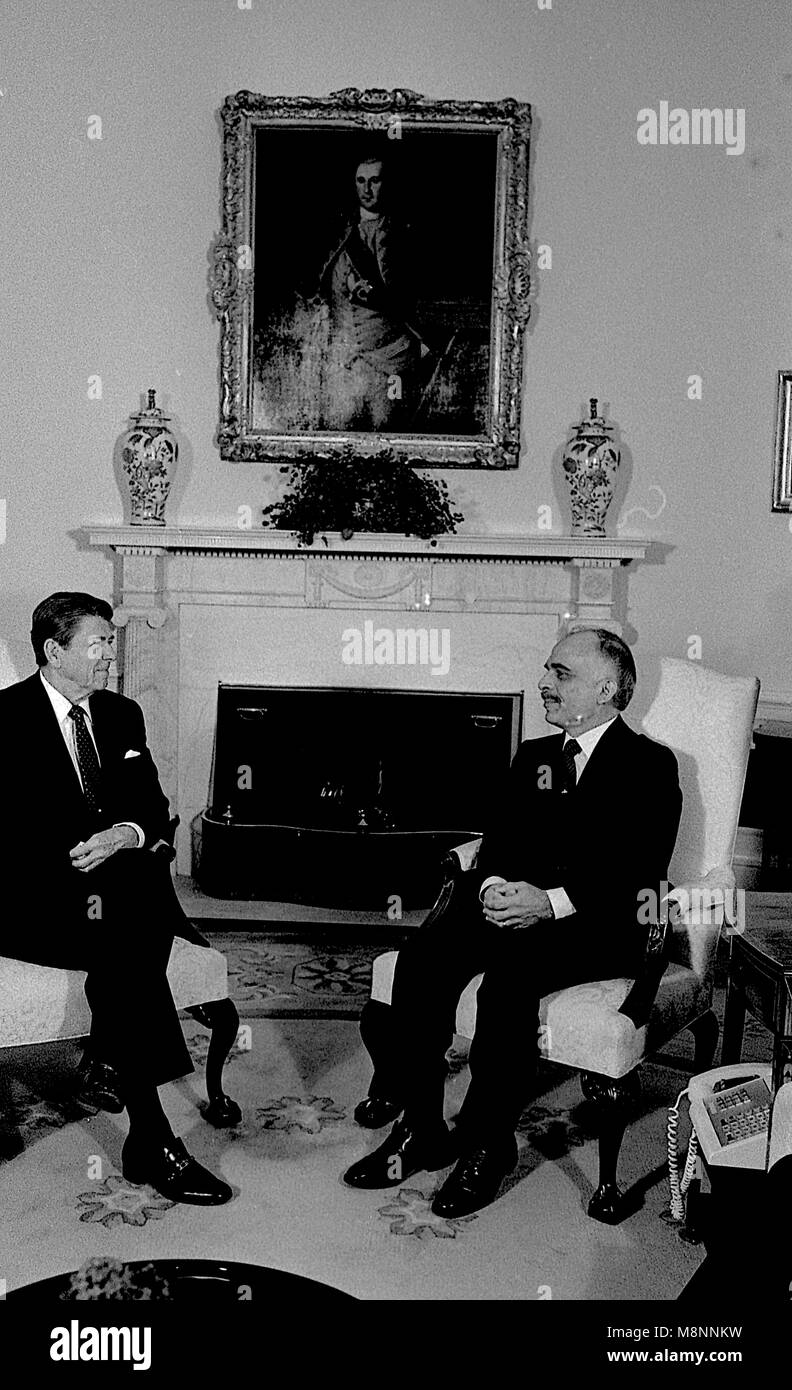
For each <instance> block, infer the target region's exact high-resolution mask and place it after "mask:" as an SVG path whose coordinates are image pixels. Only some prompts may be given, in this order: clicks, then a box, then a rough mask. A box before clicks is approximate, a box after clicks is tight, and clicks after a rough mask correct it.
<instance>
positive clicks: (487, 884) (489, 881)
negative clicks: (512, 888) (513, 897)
mask: <svg viewBox="0 0 792 1390" xmlns="http://www.w3.org/2000/svg"><path fill="white" fill-rule="evenodd" d="M508 881H509V880H508V879H507V878H500V876H499V875H498V874H490V876H489V878H485V880H484V882H483V883H482V885H481V887H480V888H479V902H480V903H483V901H484V894H485V893H486V891H487V889H488V888H491V887H492V885H493V883H508Z"/></svg>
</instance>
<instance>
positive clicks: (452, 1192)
mask: <svg viewBox="0 0 792 1390" xmlns="http://www.w3.org/2000/svg"><path fill="white" fill-rule="evenodd" d="M516 1163H517V1145H516V1144H514V1145H513V1146H504V1145H500V1146H498V1147H494V1146H493V1147H490V1148H485V1147H483V1146H482V1147H481V1148H478V1149H472V1150H470V1151H469V1152H468V1153H466V1154H464V1155H463V1156H462V1158H460V1160H459V1162H458V1163H457V1165H456V1167H455V1169H454V1171H453V1173H449V1175H448V1177H447V1178H446V1180H445V1182H444V1183H443V1186H442V1187H441V1188H440V1191H439V1192H438V1193H437V1196H436V1197H435V1199H434V1201H433V1202H432V1211H433V1212H434V1214H435V1216H445V1217H448V1218H453V1217H455V1216H469V1215H470V1213H471V1212H474V1211H480V1210H481V1208H482V1207H488V1206H489V1204H490V1202H494V1200H495V1198H496V1197H497V1195H498V1188H499V1187H500V1185H501V1183H502V1182H503V1179H504V1178H505V1176H506V1174H507V1173H510V1172H511V1170H512V1168H514V1166H515V1165H516Z"/></svg>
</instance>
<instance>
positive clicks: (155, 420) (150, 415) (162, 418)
mask: <svg viewBox="0 0 792 1390" xmlns="http://www.w3.org/2000/svg"><path fill="white" fill-rule="evenodd" d="M155 401H156V392H155V390H154V388H153V387H151V386H150V387H149V389H148V404H147V406H146V409H145V410H139V411H138V412H137V414H135V415H130V417H129V418H130V420H131V421H132V422H133V424H134V425H136V426H141V425H144V426H145V425H148V426H149V427H150V426H152V425H156V426H157V427H160V426H162V425H167V424H169V423H170V418H171V417H170V415H166V414H165V412H164V411H162V410H160V409H159V406H157V405H156V404H155Z"/></svg>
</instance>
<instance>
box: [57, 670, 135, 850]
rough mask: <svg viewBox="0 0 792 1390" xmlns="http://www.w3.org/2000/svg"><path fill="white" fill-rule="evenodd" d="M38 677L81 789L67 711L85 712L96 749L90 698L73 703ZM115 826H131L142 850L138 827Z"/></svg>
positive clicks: (75, 745) (97, 754) (125, 823)
mask: <svg viewBox="0 0 792 1390" xmlns="http://www.w3.org/2000/svg"><path fill="white" fill-rule="evenodd" d="M39 675H40V676H41V683H42V685H43V686H44V689H45V690H46V692H47V694H48V696H49V699H50V704H51V705H52V708H53V710H54V711H55V718H56V719H57V721H58V726H59V728H60V731H61V733H62V734H63V740H64V742H65V744H66V747H67V748H68V750H69V757H70V758H71V760H72V762H73V763H74V770H75V772H76V773H77V776H78V777H79V779H80V786H81V787H82V785H83V780H82V774H81V772H80V763H79V759H78V757H77V744H76V741H75V737H74V720H73V719H72V717H71V715H70V713H69V711H70V710H71V707H72V703H76V704H78V705H79V706H80V709H81V710H84V711H85V726H86V728H87V730H88V733H89V734H90V736H91V741H92V743H93V746H94V748H96V739H95V738H94V731H93V720H92V719H91V708H90V705H89V704H88V701H89V699H90V696H89V695H86V696H85V698H84V699H82V700H77V701H75V702H73V701H71V700H69V699H67V698H66V696H65V695H62V694H61V692H60V691H59V690H56V689H55V686H54V685H50V683H49V681H48V680H47V677H46V676H45V675H44V672H43V671H41V670H39ZM96 756H97V759H98V758H99V749H98V748H96ZM83 790H85V788H83ZM116 825H118V826H121V825H131V826H132V829H133V830H134V832H135V834H136V835H137V848H138V849H142V848H143V846H144V844H145V843H146V837H145V835H144V834H143V831H142V830H141V828H140V826H139V825H136V824H135V822H134V821H132V820H121V821H117V822H116ZM114 829H115V826H114Z"/></svg>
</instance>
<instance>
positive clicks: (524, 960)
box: [344, 629, 682, 1217]
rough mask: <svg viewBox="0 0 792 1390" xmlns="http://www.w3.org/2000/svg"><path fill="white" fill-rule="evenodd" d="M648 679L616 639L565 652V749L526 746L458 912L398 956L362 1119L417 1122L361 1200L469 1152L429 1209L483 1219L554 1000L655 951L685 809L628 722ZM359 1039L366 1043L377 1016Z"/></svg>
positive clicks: (364, 1162) (573, 645)
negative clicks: (459, 1094)
mask: <svg viewBox="0 0 792 1390" xmlns="http://www.w3.org/2000/svg"><path fill="white" fill-rule="evenodd" d="M635 678H636V677H635V664H634V662H633V658H632V654H631V652H630V649H629V647H627V645H626V644H625V643H624V642H623V641H622V640H621V638H619V637H617V636H616V635H615V634H614V633H612V632H608V631H606V630H604V629H594V630H580V631H576V632H573V633H572V634H571V635H570V636H568V637H566V638H564V639H563V640H562V641H560V642H558V644H557V645H556V646H555V647H554V649H553V651H552V653H551V655H550V658H549V660H548V661H547V663H546V665H545V672H544V675H543V676H542V678H541V680H540V682H539V690H540V693H541V696H542V700H543V702H544V705H545V710H546V714H545V718H546V720H547V722H548V724H555V725H557V726H558V727H559V728H560V729H562V730H563V737H560V738H559V737H558V736H557V735H553V736H550V737H543V738H537V739H529V740H528V741H526V742H525V743H523V744H521V746H520V748H519V749H518V751H517V755H516V757H515V759H514V761H513V763H512V767H511V771H510V773H509V779H508V783H507V785H506V788H505V790H504V794H503V797H502V800H501V804H500V806H498V807H497V808H496V812H495V816H494V818H493V825H492V828H491V830H489V831H488V832H487V833H486V834H485V836H484V839H483V841H482V845H481V850H480V853H479V858H478V863H477V866H476V869H475V870H474V871H472V872H470V873H467V874H465V875H464V876H463V878H462V880H461V884H460V886H459V888H458V889H457V891H456V892H455V895H454V897H455V902H452V909H451V910H450V911H449V912H447V913H446V914H445V915H444V916H442V917H440V918H439V919H438V920H437V921H436V923H435V924H434V925H433V926H430V927H428V928H427V929H426V930H424V931H421V932H419V933H418V934H417V935H416V936H415V937H414V938H413V939H412V940H411V941H410V942H409V943H408V944H407V945H406V946H405V947H404V948H403V949H402V950H401V951H400V952H399V956H398V960H397V964H396V971H395V976H394V982H393V995H392V1004H391V1010H390V1011H389V1012H390V1030H389V1031H390V1035H391V1039H392V1046H391V1047H387V1046H385V1045H383V1047H382V1048H381V1049H378V1052H379V1053H380V1055H377V1056H375V1058H374V1060H375V1063H376V1071H375V1082H374V1089H373V1091H372V1093H371V1094H370V1097H369V1101H368V1102H364V1103H363V1106H362V1107H359V1109H362V1110H364V1111H365V1109H366V1106H367V1105H368V1106H369V1107H371V1108H372V1110H377V1108H379V1116H380V1117H381V1116H382V1115H383V1113H385V1112H386V1111H387V1104H386V1105H385V1106H383V1103H382V1102H383V1100H385V1101H387V1097H388V1095H390V1096H391V1097H393V1100H394V1104H393V1107H392V1109H391V1117H392V1115H393V1112H394V1110H395V1112H396V1113H398V1110H399V1109H401V1104H400V1103H399V1102H400V1101H401V1102H403V1104H404V1116H403V1118H402V1119H401V1120H400V1121H399V1122H398V1123H397V1124H396V1126H395V1128H394V1129H393V1131H392V1133H391V1134H390V1136H389V1138H388V1139H386V1141H385V1143H384V1144H382V1145H380V1147H379V1148H378V1149H376V1150H375V1151H374V1152H373V1153H371V1154H369V1155H367V1156H366V1157H365V1158H363V1159H361V1160H360V1161H359V1162H357V1163H355V1164H353V1165H352V1167H351V1168H350V1169H348V1171H347V1172H346V1173H345V1175H344V1179H345V1181H346V1182H347V1183H348V1184H349V1185H350V1186H352V1187H361V1188H377V1187H389V1186H392V1185H394V1184H395V1183H398V1182H401V1181H403V1180H404V1179H405V1178H407V1177H409V1176H410V1175H411V1174H412V1173H415V1172H417V1171H419V1170H420V1169H424V1168H426V1169H429V1170H430V1171H435V1170H437V1169H439V1168H442V1167H446V1166H447V1165H448V1164H449V1163H451V1162H453V1161H454V1158H455V1157H456V1156H457V1155H459V1158H458V1162H457V1163H456V1166H455V1168H454V1170H453V1172H452V1173H451V1174H450V1176H449V1177H448V1179H447V1180H446V1181H445V1183H444V1184H443V1186H442V1187H441V1188H440V1190H439V1192H438V1193H437V1195H436V1197H435V1199H434V1201H433V1203H432V1210H433V1211H434V1212H435V1213H436V1214H438V1215H441V1216H446V1217H454V1216H464V1215H466V1214H468V1213H469V1212H472V1211H476V1210H478V1209H479V1208H480V1207H482V1206H485V1205H487V1203H489V1202H491V1201H492V1200H493V1198H494V1197H495V1196H496V1195H497V1192H498V1188H499V1187H500V1184H501V1181H502V1179H503V1178H504V1176H505V1175H506V1173H508V1172H509V1170H510V1169H511V1168H513V1167H514V1165H515V1163H516V1161H517V1147H516V1142H515V1137H514V1130H515V1127H516V1125H517V1122H518V1120H519V1117H520V1114H521V1112H522V1110H523V1109H524V1107H525V1105H526V1104H527V1103H528V1101H529V1099H530V1093H531V1087H532V1081H533V1073H534V1070H535V1064H536V1058H537V1021H538V1013H539V1001H540V999H541V998H542V996H543V995H545V994H549V993H551V992H552V991H554V990H559V989H563V988H565V987H566V986H569V985H573V984H579V983H582V982H584V981H586V980H597V979H608V978H612V977H617V976H628V977H630V976H634V974H635V972H636V970H637V968H638V965H639V963H640V961H641V958H642V956H643V952H644V948H645V944H646V935H647V927H646V926H645V925H643V926H642V925H641V923H642V922H645V920H646V918H645V910H644V913H643V914H642V912H641V908H642V907H643V905H644V904H645V903H646V889H647V888H650V889H653V891H654V892H655V894H657V895H659V894H660V891H661V890H660V885H661V883H662V881H663V880H664V878H665V876H666V874H667V871H668V864H669V860H670V858H671V855H672V853H673V849H674V842H675V840H676V834H677V829H678V826H679V818H680V815H681V810H682V794H681V791H680V788H679V779H678V773H677V764H676V758H675V756H674V754H673V753H672V752H671V750H670V749H669V748H665V747H664V746H663V745H662V744H658V743H655V742H654V741H653V740H652V739H649V738H647V737H646V736H645V735H644V734H637V733H635V732H633V730H632V729H630V728H629V727H628V726H627V725H626V724H625V723H624V722H623V721H622V719H621V716H620V711H621V710H622V709H624V708H625V707H626V706H627V704H628V703H629V700H630V698H631V696H632V692H633V689H634V686H635ZM641 895H642V896H641ZM482 972H483V977H484V978H483V980H482V983H481V985H480V986H479V990H478V995H477V1018H476V1032H475V1037H474V1039H473V1042H472V1044H471V1049H470V1085H469V1087H468V1091H467V1095H466V1097H465V1100H464V1103H463V1106H462V1109H461V1111H460V1113H459V1116H458V1117H457V1127H456V1133H455V1135H454V1136H453V1139H452V1136H451V1135H450V1134H449V1132H448V1130H447V1128H446V1126H445V1124H444V1121H443V1089H444V1080H445V1074H446V1067H445V1052H446V1050H447V1048H448V1047H449V1045H450V1043H451V1040H452V1037H453V1033H454V1020H455V1015H456V1008H457V1004H458V1001H459V996H460V994H461V992H462V990H463V989H464V988H465V986H466V985H467V984H468V983H469V982H470V980H471V979H473V977H474V976H476V975H478V974H480V973H482ZM368 1007H369V1009H373V1008H374V1007H376V1006H373V1005H369V1006H368ZM380 1007H381V1006H380ZM361 1026H362V1028H363V1030H364V1037H366V1019H365V1018H364V1020H363V1021H362V1025H361ZM369 1033H370V1029H369ZM384 1041H387V1040H384ZM383 1093H384V1094H383ZM397 1098H399V1099H397ZM375 1118H377V1117H375ZM363 1122H364V1123H365V1122H366V1117H365V1114H364V1115H363ZM382 1122H383V1121H382V1118H379V1123H382ZM369 1123H371V1124H372V1125H373V1123H374V1121H373V1120H370V1121H369Z"/></svg>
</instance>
